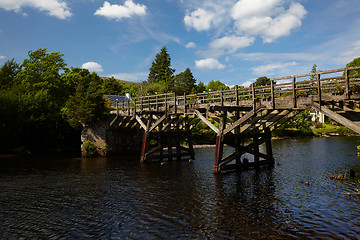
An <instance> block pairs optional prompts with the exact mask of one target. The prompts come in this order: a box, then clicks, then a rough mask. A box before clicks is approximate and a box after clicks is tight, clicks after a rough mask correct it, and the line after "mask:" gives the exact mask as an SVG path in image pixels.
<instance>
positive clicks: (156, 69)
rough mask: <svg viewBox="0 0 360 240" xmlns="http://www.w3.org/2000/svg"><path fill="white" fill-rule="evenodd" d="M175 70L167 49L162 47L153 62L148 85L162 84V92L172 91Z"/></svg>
mask: <svg viewBox="0 0 360 240" xmlns="http://www.w3.org/2000/svg"><path fill="white" fill-rule="evenodd" d="M174 72H175V69H172V68H171V58H170V55H169V54H168V52H167V49H166V47H165V46H164V47H162V48H161V50H160V52H159V53H158V54H156V57H155V60H154V61H153V62H152V65H151V68H150V72H149V76H148V83H149V84H161V85H162V86H163V87H162V88H161V92H166V91H170V90H171V88H172V86H173V83H174Z"/></svg>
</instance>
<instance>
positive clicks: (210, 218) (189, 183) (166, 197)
mask: <svg viewBox="0 0 360 240" xmlns="http://www.w3.org/2000/svg"><path fill="white" fill-rule="evenodd" d="M359 144H360V138H359V137H345V138H314V139H301V140H276V141H273V148H274V149H273V150H274V156H275V161H276V165H275V167H274V168H270V169H262V170H258V171H255V170H252V171H246V172H242V173H230V174H226V175H214V174H213V173H212V163H213V154H214V148H202V149H197V150H196V160H195V161H194V162H192V163H188V162H186V161H183V162H176V161H174V162H170V163H167V164H165V165H160V164H158V163H153V164H140V163H139V161H138V158H136V157H113V158H65V157H59V156H47V157H38V158H21V159H20V158H1V159H0V189H1V191H0V239H360V197H359V196H356V195H352V196H349V195H345V194H343V193H344V192H353V189H354V188H360V183H359V182H358V179H359V178H360V158H359V157H357V156H356V153H357V150H356V146H357V145H359ZM348 169H353V170H355V171H356V174H357V176H356V177H355V179H349V180H345V181H342V182H340V181H336V180H330V179H329V173H333V174H334V175H337V174H340V173H344V172H345V171H346V170H348ZM304 182H309V183H310V185H309V186H305V184H304Z"/></svg>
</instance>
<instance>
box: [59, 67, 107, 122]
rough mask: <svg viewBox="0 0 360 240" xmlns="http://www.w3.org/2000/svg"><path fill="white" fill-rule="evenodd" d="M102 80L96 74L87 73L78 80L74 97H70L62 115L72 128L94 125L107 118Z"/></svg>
mask: <svg viewBox="0 0 360 240" xmlns="http://www.w3.org/2000/svg"><path fill="white" fill-rule="evenodd" d="M101 84H102V80H101V78H100V77H99V76H98V75H97V74H96V73H91V74H90V73H89V72H87V74H86V75H84V76H82V77H81V78H80V79H79V84H78V86H77V88H76V93H75V96H70V97H69V99H68V101H67V102H66V105H65V108H63V110H62V111H63V113H64V114H65V116H67V118H68V121H69V123H70V125H71V126H73V127H80V126H85V125H90V124H94V123H96V122H98V121H101V120H102V119H104V118H105V117H106V116H108V113H109V109H108V108H107V107H106V106H105V99H104V98H103V96H102V95H103V89H102V87H101Z"/></svg>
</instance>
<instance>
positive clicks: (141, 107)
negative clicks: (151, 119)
mask: <svg viewBox="0 0 360 240" xmlns="http://www.w3.org/2000/svg"><path fill="white" fill-rule="evenodd" d="M143 108H144V106H143V97H141V106H140V109H141V111H142V110H143Z"/></svg>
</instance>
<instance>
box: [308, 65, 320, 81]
mask: <svg viewBox="0 0 360 240" xmlns="http://www.w3.org/2000/svg"><path fill="white" fill-rule="evenodd" d="M316 68H317V65H316V64H314V65H313V66H312V68H311V73H317V72H318V70H317V69H316ZM310 80H316V75H311V76H310Z"/></svg>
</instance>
